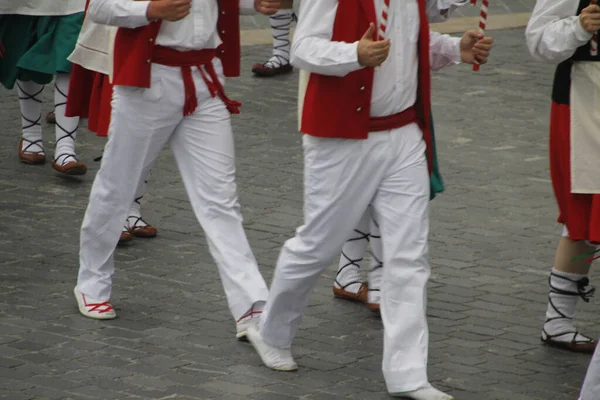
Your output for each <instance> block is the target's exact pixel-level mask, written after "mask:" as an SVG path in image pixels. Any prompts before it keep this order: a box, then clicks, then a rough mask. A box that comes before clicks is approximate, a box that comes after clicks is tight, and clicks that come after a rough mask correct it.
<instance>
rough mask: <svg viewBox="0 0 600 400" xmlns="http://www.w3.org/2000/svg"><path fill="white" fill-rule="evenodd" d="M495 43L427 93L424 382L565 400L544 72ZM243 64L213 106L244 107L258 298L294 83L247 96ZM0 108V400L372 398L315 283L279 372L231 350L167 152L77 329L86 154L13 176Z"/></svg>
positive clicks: (247, 208) (283, 210) (13, 127)
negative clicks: (137, 225) (75, 175)
mask: <svg viewBox="0 0 600 400" xmlns="http://www.w3.org/2000/svg"><path fill="white" fill-rule="evenodd" d="M495 35H496V40H497V44H498V45H497V47H496V49H495V50H496V53H495V58H494V60H493V61H492V62H491V63H490V64H489V65H486V66H484V67H482V69H481V72H479V73H477V74H474V73H472V72H471V70H470V68H468V67H467V66H459V67H455V68H453V69H449V70H447V71H444V72H441V73H438V74H436V76H435V82H434V83H435V84H434V87H435V92H434V102H435V104H434V113H435V117H436V122H437V135H438V147H439V152H440V162H441V167H442V170H443V173H444V177H445V180H446V184H447V192H446V193H444V194H443V195H441V196H440V197H439V198H437V199H436V200H434V201H433V203H432V209H433V211H432V227H431V247H432V256H431V261H432V268H433V273H432V279H431V283H430V291H429V299H430V302H429V322H430V330H431V348H430V355H429V360H430V362H429V363H430V370H429V373H430V377H431V380H432V381H433V382H434V384H436V385H438V386H439V387H440V388H442V389H445V390H448V391H450V392H452V393H453V394H455V395H456V398H457V399H458V400H550V399H552V400H563V399H564V400H575V399H576V398H577V392H578V388H579V387H580V385H581V382H582V379H583V375H584V372H585V368H586V365H587V363H588V361H589V356H586V355H575V354H568V353H565V352H562V351H557V350H554V349H550V348H546V347H544V346H542V345H541V344H540V342H539V334H540V328H541V323H542V321H543V315H544V311H545V301H546V290H547V275H548V272H549V271H548V270H549V268H550V266H551V262H552V257H553V252H554V246H555V244H556V242H557V239H558V235H559V232H560V229H559V226H558V225H557V224H556V223H555V222H554V219H555V217H556V206H555V203H554V199H553V196H552V193H551V186H550V183H549V180H548V176H549V173H548V159H547V154H546V153H547V130H548V123H547V121H548V109H549V94H550V87H549V85H550V82H551V75H552V67H550V66H545V65H540V64H536V63H534V62H533V61H531V59H530V57H529V55H528V53H527V51H526V49H525V46H524V43H523V31H522V30H512V31H499V32H496V33H495ZM243 51H244V74H243V77H242V78H240V79H237V80H232V81H230V83H229V89H228V90H229V92H230V94H231V97H232V98H235V99H240V100H243V101H244V107H243V113H242V114H241V115H240V116H236V117H235V118H234V124H235V131H236V139H237V153H238V154H237V155H238V182H239V189H240V196H241V203H242V212H243V214H244V217H245V221H246V227H247V233H248V235H249V238H250V241H251V244H252V247H253V249H254V250H255V253H256V256H257V258H258V260H259V262H260V265H261V270H262V272H263V274H264V275H265V277H266V278H267V279H268V280H270V279H271V276H272V271H273V266H274V263H275V259H276V257H277V253H278V249H279V248H280V246H281V244H282V243H283V241H284V240H285V239H286V238H289V237H290V236H291V235H292V234H293V231H294V229H295V227H296V226H297V225H298V224H299V223H300V222H301V213H302V153H301V143H300V142H301V137H300V135H299V134H298V133H296V129H295V128H296V119H295V116H296V104H295V102H296V82H297V75H289V76H285V77H279V78H276V79H273V80H259V79H255V78H252V77H251V76H250V72H249V67H250V65H251V64H252V63H254V62H257V61H260V60H261V59H263V58H264V57H265V56H266V55H267V54H268V53H269V51H270V49H269V48H268V47H267V46H257V47H246V48H244V50H243ZM48 89H49V88H48ZM45 96H46V99H48V100H49V99H50V98H51V91H50V90H47V91H46V93H45ZM0 105H1V107H0V122H1V127H2V131H3V135H1V136H0V155H1V158H0V160H1V161H0V193H1V195H0V220H1V221H2V222H1V224H0V263H1V267H0V398H4V399H10V400H21V399H103V400H105V399H227V400H235V399H257V400H259V399H264V400H267V399H273V400H287V399H304V400H309V399H310V400H317V399H323V400H337V399H365V400H371V399H386V398H388V397H387V394H386V393H385V387H384V383H383V379H382V375H381V372H380V368H381V346H382V332H381V321H380V319H378V318H376V317H375V316H374V315H372V314H371V313H370V312H369V311H368V310H366V309H365V308H364V307H362V306H360V305H357V304H349V303H346V302H344V301H339V300H335V299H334V298H333V297H332V293H331V284H332V280H333V276H334V274H335V273H334V267H333V266H332V267H331V268H329V269H328V270H327V272H326V274H325V275H324V276H323V277H322V279H320V280H319V283H318V287H317V289H316V291H315V293H314V294H313V296H312V298H311V300H310V307H309V309H308V314H307V316H306V317H305V319H304V320H303V323H302V329H301V331H300V332H299V335H298V338H297V340H296V342H295V348H294V351H295V354H296V356H297V361H298V363H299V365H300V371H299V372H297V373H276V372H272V371H270V370H267V369H266V368H264V367H262V366H261V364H260V362H259V359H258V357H257V356H256V354H255V353H254V351H253V350H252V349H251V347H250V345H249V344H247V343H238V342H236V341H235V339H234V333H235V327H234V322H233V321H232V320H231V317H230V315H229V313H228V311H227V306H226V301H225V298H224V295H223V290H222V288H221V285H220V281H219V278H218V274H217V270H216V268H215V266H214V264H213V262H212V260H211V258H210V256H209V253H208V251H207V246H206V244H205V241H204V238H203V234H202V231H201V229H200V228H199V226H198V224H197V222H196V221H195V219H194V216H193V214H192V212H191V209H190V206H189V204H188V202H187V200H186V196H185V193H184V189H183V186H182V184H181V182H180V179H179V176H178V174H177V171H176V168H175V165H174V162H173V158H172V156H171V154H170V152H167V151H165V152H164V153H163V154H161V157H160V162H159V166H158V167H157V168H156V170H155V171H154V172H153V174H152V176H151V179H150V184H149V187H148V195H147V196H146V198H145V203H144V211H145V217H146V218H147V220H148V221H150V222H152V223H154V224H156V225H157V226H158V227H159V230H160V231H159V235H160V236H159V237H158V238H157V239H154V240H141V239H140V240H137V241H135V242H133V243H132V244H131V245H129V246H126V247H122V248H119V249H118V251H117V260H118V273H117V276H116V279H115V286H114V292H113V293H114V295H113V298H112V301H113V304H114V305H115V306H116V308H117V312H118V313H119V318H118V319H116V320H114V321H110V322H98V321H92V320H89V319H85V318H83V317H82V316H80V315H79V314H78V313H77V309H76V306H75V301H74V299H73V297H72V292H71V291H72V288H73V285H74V283H75V278H76V271H77V252H78V229H79V227H80V224H81V219H82V217H83V214H84V211H85V207H86V202H87V196H88V193H89V190H90V186H91V183H92V181H93V177H94V173H95V172H96V171H97V169H98V163H95V162H93V161H92V159H93V158H94V157H96V156H99V155H100V154H101V152H102V146H103V144H104V140H103V139H102V138H97V137H95V136H92V135H90V134H88V133H87V132H86V131H85V130H83V131H82V132H81V135H80V141H79V151H80V158H81V159H82V160H85V161H87V162H88V163H89V164H88V165H89V167H90V169H91V171H90V173H89V174H88V175H87V176H85V177H83V178H82V179H71V180H65V179H62V178H60V177H57V176H56V175H55V174H54V173H53V171H52V170H51V168H50V165H45V166H42V167H39V166H38V167H34V166H27V165H24V164H21V163H19V161H18V160H17V157H16V149H17V140H18V135H19V133H18V132H19V123H20V121H19V110H18V105H17V101H16V95H15V93H14V92H9V91H6V90H3V89H2V90H1V91H0ZM44 107H45V110H46V111H47V110H48V109H49V103H46V105H45V106H44ZM45 128H47V129H46V132H47V137H48V138H50V136H51V135H50V127H47V126H45ZM47 148H48V149H49V150H51V149H52V143H47ZM50 152H51V151H50ZM599 311H600V308H599V307H598V305H597V304H594V303H593V302H592V304H589V305H588V304H582V305H581V306H580V308H579V313H578V321H579V324H580V326H581V327H582V329H583V330H584V331H585V332H586V333H589V334H590V335H598V334H599V333H600V320H599V319H598V317H597V315H598V312H599Z"/></svg>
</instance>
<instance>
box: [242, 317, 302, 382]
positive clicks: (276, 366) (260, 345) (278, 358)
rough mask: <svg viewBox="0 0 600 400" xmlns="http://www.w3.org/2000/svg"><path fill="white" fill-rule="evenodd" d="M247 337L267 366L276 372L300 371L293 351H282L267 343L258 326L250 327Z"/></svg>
mask: <svg viewBox="0 0 600 400" xmlns="http://www.w3.org/2000/svg"><path fill="white" fill-rule="evenodd" d="M247 337H248V340H249V341H250V343H252V346H254V349H255V350H256V352H257V353H258V355H259V356H260V359H261V360H262V362H263V364H265V366H267V367H269V368H271V369H273V370H275V371H296V370H297V369H298V364H296V362H295V361H294V357H292V350H291V349H280V348H278V347H273V346H270V345H268V344H267V343H265V342H264V340H263V338H262V335H261V334H260V332H259V331H258V326H249V327H248V333H247Z"/></svg>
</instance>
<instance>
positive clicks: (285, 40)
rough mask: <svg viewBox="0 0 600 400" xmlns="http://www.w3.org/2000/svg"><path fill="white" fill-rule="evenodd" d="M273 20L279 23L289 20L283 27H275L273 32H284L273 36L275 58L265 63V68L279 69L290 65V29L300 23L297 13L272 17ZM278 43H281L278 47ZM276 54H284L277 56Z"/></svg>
mask: <svg viewBox="0 0 600 400" xmlns="http://www.w3.org/2000/svg"><path fill="white" fill-rule="evenodd" d="M271 19H273V20H275V21H278V22H279V21H285V20H288V22H287V23H285V24H283V25H277V26H275V27H273V30H282V31H284V32H282V33H279V34H277V35H273V56H272V57H271V59H270V60H269V61H267V62H266V63H264V66H265V67H268V68H278V67H281V66H282V65H287V64H289V63H290V50H289V49H290V45H291V42H290V29H291V27H292V22H295V21H298V17H297V15H296V13H292V15H291V16H290V15H289V14H283V15H273V16H271ZM277 41H279V44H277V45H276V44H275V43H277ZM276 52H281V53H284V54H283V55H281V54H275V53H276Z"/></svg>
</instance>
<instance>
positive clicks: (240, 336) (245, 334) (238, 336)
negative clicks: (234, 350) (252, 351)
mask: <svg viewBox="0 0 600 400" xmlns="http://www.w3.org/2000/svg"><path fill="white" fill-rule="evenodd" d="M235 338H236V339H237V340H239V341H240V342H249V340H248V331H244V332H238V333H237V334H236V335H235Z"/></svg>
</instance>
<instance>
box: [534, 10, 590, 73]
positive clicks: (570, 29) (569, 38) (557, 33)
mask: <svg viewBox="0 0 600 400" xmlns="http://www.w3.org/2000/svg"><path fill="white" fill-rule="evenodd" d="M578 6H579V2H578V1H574V0H538V1H537V3H536V5H535V8H534V10H533V14H532V16H531V19H530V20H529V24H528V25H527V29H526V31H525V37H526V39H527V47H529V51H530V52H531V55H532V56H533V57H535V58H536V59H538V60H540V61H545V62H549V63H559V62H562V61H565V60H567V59H568V58H569V57H571V56H572V55H573V54H574V53H575V50H577V48H578V47H581V46H583V45H584V44H586V43H587V42H589V41H590V39H591V38H592V34H591V33H589V32H586V31H585V30H584V29H583V27H582V26H581V23H580V22H579V17H578V16H576V15H575V14H576V13H577V8H578Z"/></svg>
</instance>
